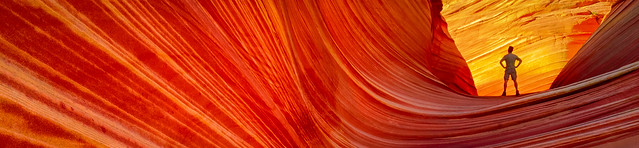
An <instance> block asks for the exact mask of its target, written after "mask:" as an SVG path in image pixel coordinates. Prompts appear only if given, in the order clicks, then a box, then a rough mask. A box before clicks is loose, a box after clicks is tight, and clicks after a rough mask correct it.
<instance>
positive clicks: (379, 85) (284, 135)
mask: <svg viewBox="0 0 639 148" xmlns="http://www.w3.org/2000/svg"><path fill="white" fill-rule="evenodd" d="M620 3H621V4H620V5H618V6H627V7H616V9H615V11H613V12H614V14H613V15H610V19H607V20H608V21H611V20H618V19H622V20H626V19H629V20H633V19H635V18H636V17H634V16H633V15H628V14H627V13H622V12H628V11H631V10H634V9H635V8H637V7H638V6H637V2H634V1H625V2H620ZM441 7H442V4H441V2H439V1H377V2H371V1H366V2H364V1H201V2H195V1H154V2H147V1H127V2H119V1H99V2H98V1H55V0H43V1H37V0H36V1H2V2H0V18H1V19H2V20H3V21H2V22H0V81H1V83H0V141H3V142H0V146H28V145H30V146H60V147H74V146H77V147H80V146H98V147H102V146H106V147H249V146H256V147H308V146H315V147H331V146H332V147H346V146H373V147H425V146H457V147H463V146H513V147H518V146H538V145H539V146H575V145H585V146H588V145H597V144H602V143H606V142H611V141H617V140H620V139H624V138H626V137H630V136H634V135H636V133H637V131H638V128H639V122H637V121H639V120H638V119H639V111H638V110H637V107H639V106H638V105H639V103H637V102H638V101H639V99H638V96H639V94H637V92H639V83H637V82H639V77H638V75H639V72H637V71H636V69H638V68H639V63H636V62H628V63H627V64H625V65H621V66H619V67H618V68H615V69H612V70H608V71H606V72H605V73H603V74H600V75H594V76H591V77H589V78H587V79H583V80H581V81H576V82H574V83H571V84H570V85H566V86H562V87H558V88H554V89H551V90H548V91H544V92H539V93H533V94H528V95H525V96H522V97H501V98H495V97H477V96H473V95H476V90H475V88H474V84H473V80H472V78H471V77H470V71H469V69H468V67H467V66H466V64H465V60H464V59H463V58H462V56H461V54H460V53H459V52H458V51H457V49H456V47H455V45H454V43H453V40H451V39H450V37H449V36H448V33H447V24H446V23H445V21H444V20H443V19H442V16H441V15H440V14H439V11H440V10H441ZM608 24H609V25H612V26H613V25H615V23H614V22H609V23H608ZM628 25H634V24H628ZM635 26H636V25H635ZM600 32H601V30H600ZM629 38H636V36H631V37H628V38H612V39H602V38H599V39H592V40H591V42H594V41H593V40H614V41H609V42H606V41H601V44H608V43H616V42H619V41H617V40H628V39H629ZM457 42H460V41H457ZM628 50H630V49H628ZM635 50H636V49H635ZM580 54H582V53H578V55H577V56H575V57H580ZM610 56H614V55H610Z"/></svg>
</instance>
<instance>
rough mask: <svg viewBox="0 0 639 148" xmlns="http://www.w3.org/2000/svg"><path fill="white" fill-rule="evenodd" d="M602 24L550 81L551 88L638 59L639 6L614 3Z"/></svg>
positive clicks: (628, 3)
mask: <svg viewBox="0 0 639 148" xmlns="http://www.w3.org/2000/svg"><path fill="white" fill-rule="evenodd" d="M616 5H617V6H616V7H615V9H613V10H612V12H611V14H610V16H609V17H610V19H607V20H606V21H604V22H603V23H602V24H601V27H599V28H598V29H597V31H596V32H595V33H594V34H593V35H592V37H590V39H589V41H588V42H587V43H586V44H584V45H583V47H582V48H581V50H579V53H578V54H577V55H576V56H575V57H574V58H573V59H571V60H570V62H568V64H566V66H565V67H564V68H563V69H562V70H561V73H559V75H558V76H557V79H555V81H554V82H553V83H552V88H555V87H560V86H565V85H568V84H571V83H574V82H577V81H581V80H583V79H587V78H590V77H593V76H596V75H600V74H602V73H605V72H608V71H611V70H614V69H617V68H619V67H622V66H624V65H627V64H630V63H633V62H635V61H638V60H639V52H637V50H638V49H639V35H638V34H639V30H638V29H636V27H637V25H636V22H637V19H636V18H637V17H639V8H638V7H637V6H635V5H636V3H635V2H633V1H624V2H619V3H617V4H616Z"/></svg>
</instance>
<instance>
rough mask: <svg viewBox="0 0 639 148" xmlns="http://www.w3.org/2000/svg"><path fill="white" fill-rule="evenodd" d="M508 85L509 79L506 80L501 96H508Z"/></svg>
mask: <svg viewBox="0 0 639 148" xmlns="http://www.w3.org/2000/svg"><path fill="white" fill-rule="evenodd" d="M506 86H508V80H504V92H502V93H501V96H506Z"/></svg>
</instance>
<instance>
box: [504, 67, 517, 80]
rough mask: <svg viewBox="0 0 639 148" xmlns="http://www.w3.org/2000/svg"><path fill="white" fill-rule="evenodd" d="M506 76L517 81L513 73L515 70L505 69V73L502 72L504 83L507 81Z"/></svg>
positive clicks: (515, 74)
mask: <svg viewBox="0 0 639 148" xmlns="http://www.w3.org/2000/svg"><path fill="white" fill-rule="evenodd" d="M508 76H510V77H512V78H513V80H517V71H515V69H506V71H504V80H505V81H508Z"/></svg>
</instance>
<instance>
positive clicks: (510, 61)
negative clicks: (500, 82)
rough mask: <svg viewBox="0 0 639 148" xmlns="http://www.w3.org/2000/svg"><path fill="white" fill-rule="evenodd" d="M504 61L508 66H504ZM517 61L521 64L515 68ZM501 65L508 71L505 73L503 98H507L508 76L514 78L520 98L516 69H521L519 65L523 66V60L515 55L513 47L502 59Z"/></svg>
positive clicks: (510, 47) (509, 47)
mask: <svg viewBox="0 0 639 148" xmlns="http://www.w3.org/2000/svg"><path fill="white" fill-rule="evenodd" d="M504 61H506V66H504V63H503V62H504ZM515 61H519V63H517V66H515ZM499 64H500V65H501V67H503V68H504V69H506V71H504V92H503V93H501V96H506V86H507V85H508V76H510V77H512V78H513V82H515V89H516V90H517V94H516V95H517V96H519V88H517V71H515V68H517V67H519V65H520V64H521V59H520V58H519V57H518V56H517V55H515V54H513V46H508V54H506V55H505V56H504V57H503V58H501V61H499Z"/></svg>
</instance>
